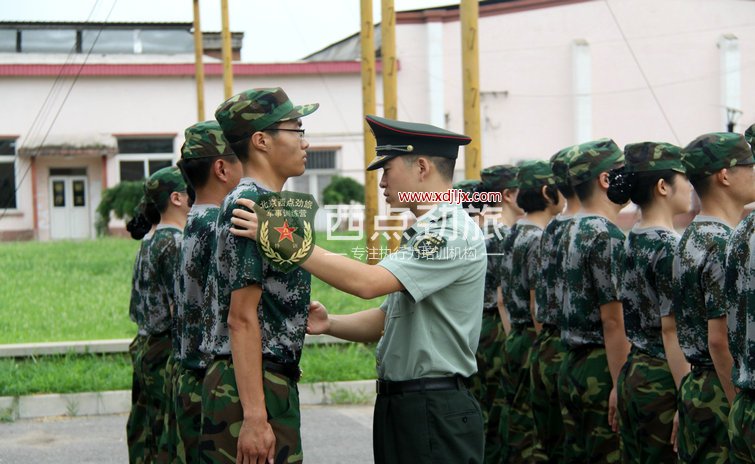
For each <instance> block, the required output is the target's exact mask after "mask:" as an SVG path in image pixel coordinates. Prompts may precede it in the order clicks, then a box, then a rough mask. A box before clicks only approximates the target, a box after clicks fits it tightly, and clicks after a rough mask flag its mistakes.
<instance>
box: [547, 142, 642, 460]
mask: <svg viewBox="0 0 755 464" xmlns="http://www.w3.org/2000/svg"><path fill="white" fill-rule="evenodd" d="M571 151H573V152H574V154H573V156H572V158H571V160H570V162H569V176H570V178H571V180H572V184H573V186H574V190H575V191H576V193H577V196H578V197H579V199H580V201H581V202H582V210H581V212H580V213H579V214H577V215H576V216H574V219H573V220H572V222H571V223H570V224H569V226H568V229H567V230H566V231H565V232H564V237H563V240H564V241H565V244H564V245H563V246H564V259H563V269H562V272H563V273H564V276H565V277H564V279H565V280H564V288H563V302H562V305H563V306H562V308H563V320H562V323H561V324H562V325H561V340H562V341H563V342H564V344H565V345H566V347H567V350H568V351H567V354H566V357H565V359H564V362H563V364H562V365H561V370H560V371H559V388H560V390H561V402H562V404H563V409H562V411H563V412H564V462H567V463H584V462H619V461H620V454H619V436H618V434H617V433H616V432H618V417H617V415H616V381H617V378H618V376H619V370H620V369H621V366H622V365H623V364H624V362H625V361H626V357H627V354H628V352H629V342H628V341H627V339H626V336H625V334H624V321H623V317H622V308H621V301H620V299H619V276H620V270H621V266H622V261H623V257H622V256H623V247H624V234H623V233H622V232H621V230H620V229H619V228H618V227H617V226H616V225H615V224H614V223H613V222H612V221H615V220H616V216H617V215H618V213H619V211H620V210H621V206H619V205H616V204H614V203H612V202H611V201H610V200H609V199H608V197H607V195H606V191H607V189H608V176H609V171H610V170H612V169H615V168H617V167H620V166H621V165H622V164H623V163H624V154H623V153H622V151H621V149H619V147H617V146H616V144H615V143H614V142H613V141H612V140H610V139H600V140H595V141H591V142H586V143H583V144H580V145H577V146H575V147H573V148H572V149H571Z"/></svg>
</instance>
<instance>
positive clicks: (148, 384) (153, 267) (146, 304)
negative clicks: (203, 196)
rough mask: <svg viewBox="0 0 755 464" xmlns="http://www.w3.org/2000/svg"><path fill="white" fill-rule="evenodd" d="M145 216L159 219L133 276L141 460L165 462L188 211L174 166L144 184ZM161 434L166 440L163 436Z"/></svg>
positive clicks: (187, 197)
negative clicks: (140, 333) (142, 418)
mask: <svg viewBox="0 0 755 464" xmlns="http://www.w3.org/2000/svg"><path fill="white" fill-rule="evenodd" d="M144 198H145V201H144V203H143V204H144V216H145V217H147V218H152V219H151V220H149V221H143V223H148V222H153V221H154V218H156V217H157V216H159V218H160V220H159V223H158V224H157V227H156V228H155V231H154V234H152V236H151V237H150V238H149V242H148V243H147V245H146V247H145V249H144V253H143V256H142V263H141V265H140V267H141V271H142V272H141V273H140V274H139V275H138V276H136V275H135V278H136V279H137V280H138V283H137V284H136V285H135V287H138V289H139V292H140V294H139V296H138V298H140V299H141V302H140V303H137V306H136V307H137V308H141V309H142V310H143V311H144V313H143V314H141V315H137V320H139V321H141V322H142V324H143V325H142V328H143V330H144V332H145V333H146V339H145V341H144V347H143V350H142V353H141V366H140V367H141V372H142V380H141V385H140V389H141V391H143V392H144V394H145V396H146V413H147V414H146V416H147V417H146V420H147V422H146V424H145V427H146V429H147V430H151V433H147V434H146V440H145V451H144V460H145V461H151V460H154V459H163V458H165V459H169V458H166V457H165V456H166V455H165V454H164V453H165V452H167V451H168V450H167V448H166V449H165V450H164V449H161V447H160V444H161V443H163V444H164V445H166V446H170V442H169V440H167V437H169V434H170V430H166V428H165V426H164V422H165V420H166V417H168V416H169V414H170V411H171V410H172V408H170V402H171V401H172V399H171V398H170V397H169V393H170V392H171V391H172V388H170V385H171V382H172V378H171V377H170V373H169V371H170V368H171V367H172V365H171V364H170V363H168V358H169V357H170V354H171V352H172V350H171V330H172V326H173V322H172V314H173V311H174V308H175V281H176V276H177V270H178V269H177V263H178V250H179V247H180V241H181V235H182V232H183V227H184V224H185V222H186V215H187V214H188V211H189V196H188V194H187V193H186V184H185V182H184V180H183V177H181V173H180V171H179V170H178V168H177V167H175V166H172V167H167V168H163V169H160V170H159V171H157V172H155V173H154V174H152V176H150V178H149V179H147V180H146V181H145V183H144ZM163 434H165V435H166V438H163Z"/></svg>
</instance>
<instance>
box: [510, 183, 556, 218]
mask: <svg viewBox="0 0 755 464" xmlns="http://www.w3.org/2000/svg"><path fill="white" fill-rule="evenodd" d="M542 187H543V186H540V187H536V188H531V189H522V190H520V191H519V194H518V195H517V196H516V204H517V206H519V207H520V208H522V210H524V212H525V213H536V212H538V211H545V208H547V207H548V202H547V201H546V198H547V199H548V200H551V201H552V202H553V203H558V189H557V188H556V187H555V186H553V185H547V186H545V192H543V190H542ZM543 193H545V195H543Z"/></svg>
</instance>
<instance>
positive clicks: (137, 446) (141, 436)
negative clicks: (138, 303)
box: [126, 335, 151, 464]
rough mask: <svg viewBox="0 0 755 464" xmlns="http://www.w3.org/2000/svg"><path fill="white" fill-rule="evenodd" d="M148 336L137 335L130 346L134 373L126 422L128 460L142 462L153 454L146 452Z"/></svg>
mask: <svg viewBox="0 0 755 464" xmlns="http://www.w3.org/2000/svg"><path fill="white" fill-rule="evenodd" d="M145 343H146V337H144V336H142V335H137V336H136V337H135V338H134V340H133V341H132V342H131V344H130V345H129V347H128V352H129V355H130V356H131V365H132V366H133V374H132V377H131V411H130V412H129V415H128V421H127V422H126V441H127V443H128V462H129V463H131V464H142V463H145V462H149V460H150V459H151V456H147V455H146V454H145V453H146V451H147V450H146V441H147V433H148V431H149V429H150V426H149V423H148V422H147V395H146V392H145V391H144V387H143V386H142V384H143V383H144V379H143V372H142V366H141V363H142V356H143V351H144V345H145Z"/></svg>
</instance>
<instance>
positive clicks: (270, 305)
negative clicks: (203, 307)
mask: <svg viewBox="0 0 755 464" xmlns="http://www.w3.org/2000/svg"><path fill="white" fill-rule="evenodd" d="M267 192H268V191H267V190H265V189H263V188H262V187H260V186H259V185H257V184H256V183H254V181H253V180H252V179H250V178H248V177H245V178H243V179H241V181H240V182H239V184H238V186H237V187H236V188H235V189H234V190H233V191H232V192H231V193H229V194H228V196H226V198H225V200H224V201H223V205H222V206H221V208H220V214H219V215H218V220H217V226H216V227H217V229H216V240H217V245H216V249H215V260H214V262H215V265H214V266H210V276H209V283H208V288H211V289H213V290H214V294H213V295H212V297H211V299H210V301H211V308H210V310H211V311H212V314H211V315H210V316H209V319H207V320H208V321H211V322H212V325H211V326H210V327H207V328H208V329H209V333H207V334H205V336H203V342H202V346H203V347H202V348H201V350H202V352H204V353H207V354H220V355H229V354H230V353H231V344H230V337H229V331H228V311H229V310H230V304H231V292H233V290H237V289H241V288H244V287H248V286H250V285H261V286H262V288H263V289H264V291H263V293H262V298H261V299H260V310H259V311H258V317H259V324H260V330H261V336H262V354H263V355H264V356H265V357H270V358H271V359H272V360H274V361H276V362H279V363H284V364H290V363H298V362H299V359H300V358H301V350H302V347H303V346H304V332H305V329H306V324H307V315H308V310H309V296H310V281H311V275H310V274H309V273H308V272H306V271H305V270H303V269H301V268H296V269H294V270H292V271H291V272H289V273H287V274H285V273H283V272H280V271H279V270H278V269H276V268H275V267H273V266H272V265H271V264H270V262H269V261H268V260H267V259H264V258H263V257H262V256H261V255H260V253H259V250H258V248H257V244H256V242H254V241H252V240H248V239H246V238H237V237H236V236H234V235H232V234H231V233H230V232H229V230H230V227H231V225H232V224H231V217H232V216H233V210H234V209H235V208H237V207H238V205H236V200H238V199H239V198H247V199H250V200H253V201H256V200H257V199H258V198H259V196H260V195H262V194H264V193H267Z"/></svg>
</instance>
